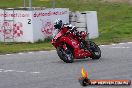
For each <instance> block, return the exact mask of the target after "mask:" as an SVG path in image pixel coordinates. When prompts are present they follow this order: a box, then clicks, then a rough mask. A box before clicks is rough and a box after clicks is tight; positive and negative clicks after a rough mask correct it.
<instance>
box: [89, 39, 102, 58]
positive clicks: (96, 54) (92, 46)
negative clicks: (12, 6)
mask: <svg viewBox="0 0 132 88" xmlns="http://www.w3.org/2000/svg"><path fill="white" fill-rule="evenodd" d="M89 45H90V52H91V54H92V56H91V58H92V59H99V58H100V57H101V50H100V48H99V47H98V45H96V44H95V43H94V42H92V41H89Z"/></svg>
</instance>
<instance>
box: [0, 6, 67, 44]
mask: <svg viewBox="0 0 132 88" xmlns="http://www.w3.org/2000/svg"><path fill="white" fill-rule="evenodd" d="M58 18H60V19H62V20H63V21H64V22H66V23H69V9H66V8H55V9H45V10H33V11H27V10H2V9H1V10H0V41H2V42H4V41H5V42H12V41H15V42H35V41H37V40H39V39H41V40H43V39H45V38H46V37H48V36H51V35H52V32H53V30H54V27H53V22H54V21H55V20H56V19H58Z"/></svg>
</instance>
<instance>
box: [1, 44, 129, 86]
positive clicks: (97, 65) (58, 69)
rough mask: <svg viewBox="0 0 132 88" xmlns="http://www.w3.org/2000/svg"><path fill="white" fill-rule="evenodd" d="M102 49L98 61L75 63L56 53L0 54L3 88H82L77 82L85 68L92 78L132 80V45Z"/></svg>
mask: <svg viewBox="0 0 132 88" xmlns="http://www.w3.org/2000/svg"><path fill="white" fill-rule="evenodd" d="M100 48H101V51H102V57H101V58H100V59H99V60H92V59H90V58H87V59H85V60H77V61H75V62H74V63H72V64H67V63H64V62H63V61H61V60H60V59H59V57H58V56H57V54H56V51H55V50H53V51H39V52H28V53H18V54H7V55H0V88H83V87H82V86H81V85H80V84H79V82H78V78H79V77H81V68H82V67H84V69H85V70H87V71H88V73H89V78H90V79H130V80H132V43H131V42H130V43H121V44H116V45H114V44H113V45H101V46H100ZM85 88H132V86H123V87H121V86H112V87H108V86H88V87H85Z"/></svg>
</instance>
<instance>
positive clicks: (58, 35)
mask: <svg viewBox="0 0 132 88" xmlns="http://www.w3.org/2000/svg"><path fill="white" fill-rule="evenodd" d="M62 34H63V33H62V31H60V32H59V33H57V34H56V36H55V37H54V39H55V40H56V39H58V38H59V37H61V36H62Z"/></svg>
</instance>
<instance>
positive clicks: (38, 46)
mask: <svg viewBox="0 0 132 88" xmlns="http://www.w3.org/2000/svg"><path fill="white" fill-rule="evenodd" d="M51 49H54V48H53V47H52V45H51V44H50V43H49V42H45V43H0V54H6V53H17V52H28V51H38V50H40V51H41V50H51Z"/></svg>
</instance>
